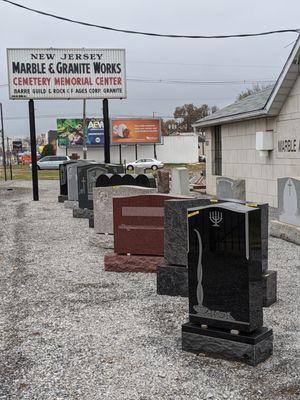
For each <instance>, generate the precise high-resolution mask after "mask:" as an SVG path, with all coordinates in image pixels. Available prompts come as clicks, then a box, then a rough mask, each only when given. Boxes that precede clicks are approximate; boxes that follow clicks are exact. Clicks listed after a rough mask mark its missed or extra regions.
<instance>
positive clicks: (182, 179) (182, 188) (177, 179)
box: [171, 167, 190, 195]
mask: <svg viewBox="0 0 300 400" xmlns="http://www.w3.org/2000/svg"><path fill="white" fill-rule="evenodd" d="M171 175H172V181H171V193H172V194H181V195H187V194H190V185H189V171H188V169H187V168H185V167H180V168H173V169H172V174H171Z"/></svg>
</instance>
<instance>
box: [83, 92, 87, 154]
mask: <svg viewBox="0 0 300 400" xmlns="http://www.w3.org/2000/svg"><path fill="white" fill-rule="evenodd" d="M82 125H83V126H82V131H83V143H82V153H83V159H84V160H86V158H87V154H86V153H87V148H86V99H83V112H82Z"/></svg>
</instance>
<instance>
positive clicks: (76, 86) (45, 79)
mask: <svg viewBox="0 0 300 400" xmlns="http://www.w3.org/2000/svg"><path fill="white" fill-rule="evenodd" d="M7 60H8V76H9V94H10V98H11V99H30V98H31V99H47V98H48V99H78V98H125V97H126V75H125V50H123V49H7Z"/></svg>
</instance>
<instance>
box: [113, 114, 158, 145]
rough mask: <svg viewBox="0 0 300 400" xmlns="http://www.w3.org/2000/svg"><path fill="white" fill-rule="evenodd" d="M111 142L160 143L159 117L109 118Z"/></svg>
mask: <svg viewBox="0 0 300 400" xmlns="http://www.w3.org/2000/svg"><path fill="white" fill-rule="evenodd" d="M111 132H112V140H111V142H112V144H136V143H141V144H147V143H149V144H151V143H161V120H160V119H159V118H147V119H146V118H137V119H130V118H125V119H119V118H113V119H111Z"/></svg>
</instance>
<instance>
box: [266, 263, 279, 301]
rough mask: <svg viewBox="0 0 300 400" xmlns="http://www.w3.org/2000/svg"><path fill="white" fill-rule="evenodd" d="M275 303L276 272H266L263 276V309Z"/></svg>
mask: <svg viewBox="0 0 300 400" xmlns="http://www.w3.org/2000/svg"><path fill="white" fill-rule="evenodd" d="M276 301H277V271H271V270H267V271H266V272H265V273H264V275H263V307H269V306H271V305H272V304H274V303H276Z"/></svg>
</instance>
